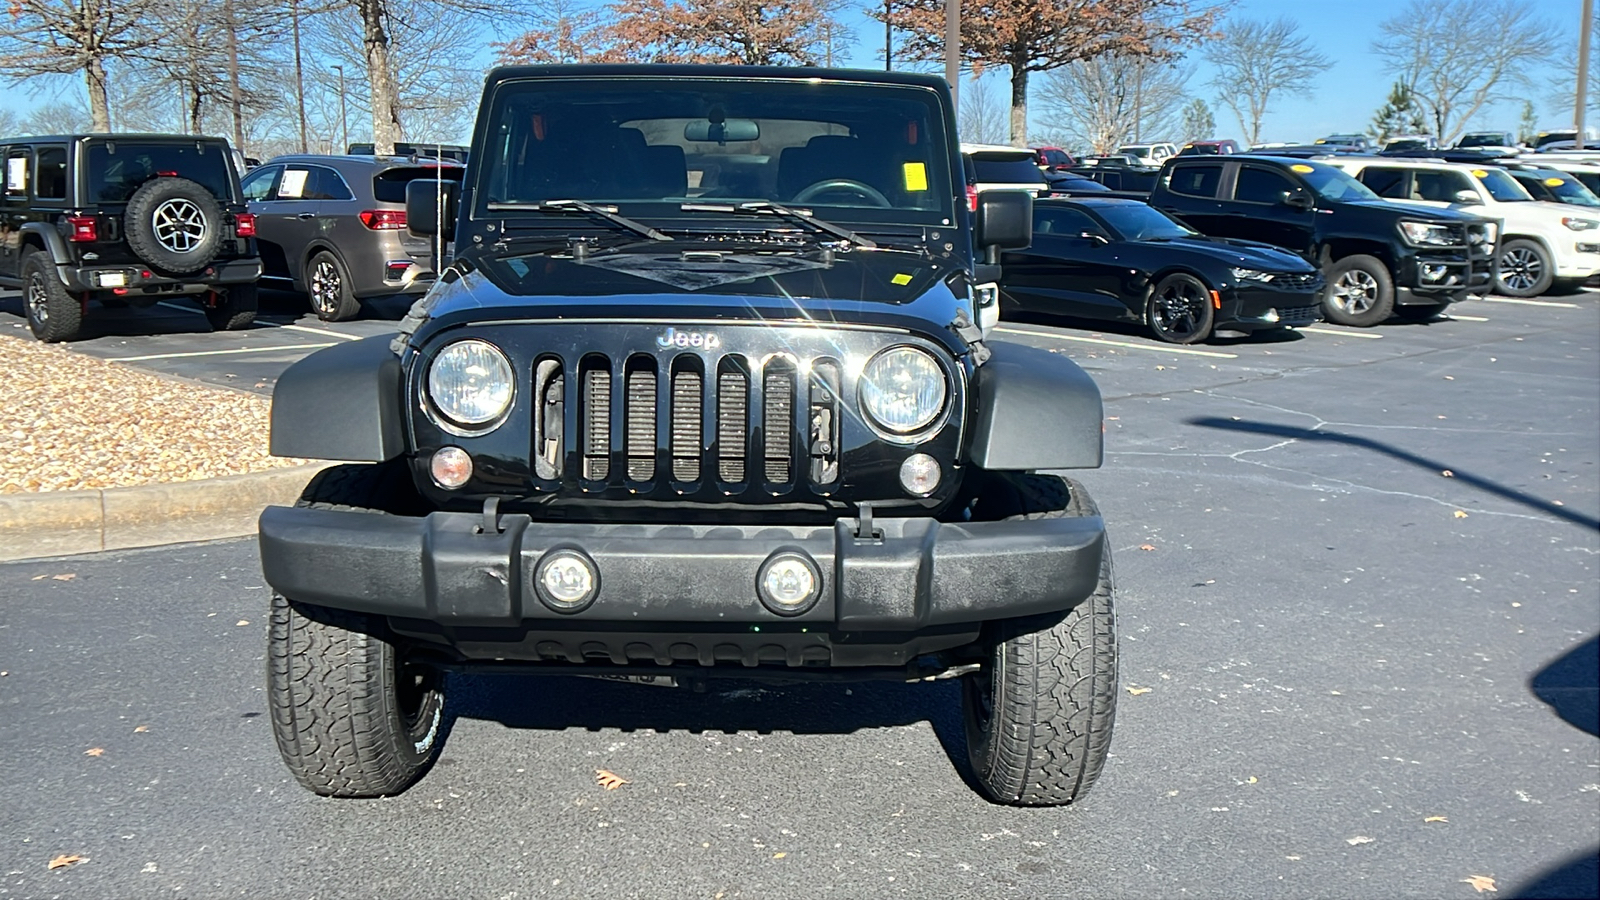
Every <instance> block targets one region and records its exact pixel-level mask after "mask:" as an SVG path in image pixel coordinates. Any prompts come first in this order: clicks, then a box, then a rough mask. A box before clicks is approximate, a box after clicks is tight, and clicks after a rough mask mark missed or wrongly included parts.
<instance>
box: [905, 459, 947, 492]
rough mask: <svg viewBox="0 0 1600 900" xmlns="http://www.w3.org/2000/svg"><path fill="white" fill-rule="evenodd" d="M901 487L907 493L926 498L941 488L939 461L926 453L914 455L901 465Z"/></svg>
mask: <svg viewBox="0 0 1600 900" xmlns="http://www.w3.org/2000/svg"><path fill="white" fill-rule="evenodd" d="M900 486H901V487H903V488H905V489H906V493H908V494H915V495H917V496H918V497H926V496H927V495H929V494H931V493H933V489H934V488H936V487H938V486H939V461H938V460H936V459H934V458H933V457H931V456H929V455H928V454H926V453H913V454H911V455H910V456H908V457H906V461H905V462H903V463H901V464H900Z"/></svg>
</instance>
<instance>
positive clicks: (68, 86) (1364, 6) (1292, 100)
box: [10, 0, 1600, 141]
mask: <svg viewBox="0 0 1600 900" xmlns="http://www.w3.org/2000/svg"><path fill="white" fill-rule="evenodd" d="M602 2H604V0H595V4H594V5H600V3H602ZM851 2H852V3H862V4H863V5H864V3H865V0H851ZM1460 2H1467V3H1470V2H1473V0H1460ZM1404 4H1405V0H1331V2H1324V0H1297V2H1289V0H1236V2H1235V3H1234V5H1233V10H1232V12H1231V15H1232V16H1236V17H1245V18H1256V19H1262V18H1267V19H1270V18H1278V17H1280V16H1281V17H1284V18H1288V19H1290V20H1291V21H1294V22H1296V23H1298V24H1299V26H1300V31H1301V33H1302V34H1304V35H1306V36H1307V37H1308V38H1309V39H1310V40H1311V41H1312V42H1313V43H1314V44H1315V45H1316V46H1317V48H1318V49H1319V50H1320V51H1321V52H1322V53H1324V54H1325V55H1327V56H1330V57H1333V58H1334V60H1335V62H1334V65H1333V66H1332V67H1331V68H1330V69H1328V70H1327V71H1325V72H1323V73H1322V74H1321V75H1320V76H1319V77H1318V78H1317V80H1316V83H1315V85H1314V88H1313V93H1312V95H1311V96H1310V97H1306V98H1301V97H1284V98H1282V99H1275V100H1274V101H1273V106H1272V109H1271V111H1270V112H1269V113H1268V115H1267V119H1266V122H1265V125H1264V128H1263V134H1262V140H1265V141H1309V140H1312V139H1314V138H1316V137H1319V136H1321V135H1325V134H1330V133H1333V132H1341V131H1345V132H1348V131H1362V130H1365V129H1366V127H1367V125H1368V123H1369V122H1371V120H1372V113H1373V112H1374V111H1375V110H1376V109H1377V108H1378V107H1379V106H1380V105H1382V104H1383V101H1384V98H1385V96H1387V94H1388V91H1389V86H1390V84H1392V83H1393V81H1394V78H1393V76H1392V75H1390V74H1388V73H1386V72H1384V71H1383V69H1382V68H1381V66H1380V64H1379V61H1378V59H1377V58H1376V57H1375V56H1373V55H1372V52H1371V44H1372V41H1373V39H1374V38H1375V37H1376V36H1377V24H1378V22H1380V21H1382V20H1383V19H1384V18H1386V17H1388V16H1391V15H1393V14H1394V13H1395V12H1397V11H1398V10H1399V9H1401V8H1402V7H1403V6H1404ZM1535 6H1536V7H1537V8H1538V9H1539V10H1540V11H1541V12H1542V13H1543V14H1544V15H1545V16H1546V17H1548V18H1549V19H1551V20H1552V21H1555V22H1557V23H1558V24H1560V25H1562V26H1563V27H1564V28H1566V29H1567V31H1568V33H1569V34H1571V35H1572V36H1573V37H1572V41H1573V43H1572V46H1573V47H1574V48H1575V47H1576V35H1577V33H1578V22H1579V19H1580V9H1581V0H1537V2H1536V3H1535ZM845 18H846V22H847V24H849V25H850V26H851V27H852V29H853V31H854V37H855V43H854V46H853V47H852V48H851V49H850V52H849V53H848V55H847V57H846V58H845V59H841V60H837V62H838V63H839V64H841V65H854V66H861V67H867V68H877V67H881V66H882V65H883V56H882V53H883V28H882V26H881V25H879V24H878V23H876V22H874V21H872V20H871V19H869V18H867V16H866V14H865V12H863V11H860V10H859V8H858V9H856V10H852V11H849V12H846V13H845ZM487 40H489V38H488V37H487V36H486V38H485V41H486V42H487ZM1596 51H1597V58H1596V64H1597V65H1600V48H1596ZM1574 52H1575V51H1574ZM1192 61H1193V62H1194V63H1195V73H1194V76H1193V78H1191V79H1190V82H1189V90H1190V93H1192V94H1194V95H1196V96H1199V97H1202V98H1203V99H1205V100H1206V101H1207V102H1208V103H1210V104H1211V105H1212V107H1213V112H1214V114H1215V116H1216V120H1217V127H1218V131H1219V134H1218V135H1217V137H1235V138H1239V137H1242V136H1243V135H1242V134H1241V129H1240V128H1239V126H1238V124H1237V122H1235V121H1234V119H1233V116H1232V114H1231V113H1229V112H1228V111H1227V110H1226V109H1224V108H1220V107H1219V105H1218V104H1217V103H1216V100H1215V97H1214V96H1213V95H1212V91H1211V90H1210V88H1209V87H1207V86H1206V82H1207V80H1208V79H1209V78H1210V75H1211V73H1210V71H1209V67H1208V66H1207V65H1206V64H1205V62H1204V61H1203V60H1200V59H1198V57H1196V58H1195V59H1193V60H1192ZM481 62H482V64H483V65H485V66H488V65H490V64H492V59H491V54H490V53H489V52H488V48H487V47H485V52H484V53H483V58H482V60H481ZM1575 69H1576V60H1575V59H1573V60H1570V61H1568V60H1563V62H1562V64H1561V65H1553V66H1550V67H1548V69H1547V70H1546V71H1544V72H1541V73H1537V74H1536V75H1535V79H1536V82H1537V85H1536V87H1535V88H1534V89H1533V90H1532V91H1531V92H1528V97H1527V99H1530V100H1532V101H1533V102H1534V104H1535V107H1536V109H1537V111H1538V114H1539V120H1540V127H1541V128H1556V127H1571V121H1572V113H1571V110H1570V104H1569V106H1568V107H1567V108H1557V107H1556V105H1555V104H1553V103H1552V102H1551V97H1550V95H1551V94H1552V93H1553V91H1554V90H1555V88H1554V82H1556V81H1557V80H1558V79H1559V80H1560V82H1561V83H1562V85H1563V86H1570V85H1571V84H1572V80H1573V77H1574V75H1573V72H1574V70H1575ZM984 83H985V85H986V87H987V89H988V90H989V91H991V92H992V93H993V95H994V96H995V98H997V99H1004V98H1007V97H1008V96H1009V87H1008V86H1007V83H1006V81H1005V76H1004V72H1003V71H999V72H995V73H991V74H990V75H988V76H986V77H985V78H984ZM81 84H82V81H81V78H76V77H74V78H71V79H65V78H64V79H60V80H59V81H57V82H56V83H55V84H53V85H51V86H50V87H57V88H59V90H50V89H45V90H42V91H39V92H38V93H34V94H29V93H27V92H26V91H25V92H23V96H24V97H25V98H26V99H23V100H22V102H21V103H19V104H17V105H18V106H19V107H21V108H22V109H23V110H26V109H28V108H31V107H33V106H35V105H37V104H39V103H46V102H51V101H53V100H56V99H58V98H61V97H62V96H63V94H65V95H67V96H81V92H82V87H81ZM41 87H43V85H41ZM1567 89H1568V90H1570V87H1567ZM10 97H11V99H12V101H13V102H15V101H16V100H17V99H20V98H19V97H18V94H16V93H13V94H11V95H10ZM1520 115H1521V100H1520V99H1518V100H1516V101H1514V102H1505V103H1501V104H1498V105H1496V106H1493V107H1490V108H1488V109H1487V110H1485V111H1484V112H1482V113H1480V114H1479V115H1478V116H1477V117H1476V118H1474V119H1473V120H1472V122H1471V123H1469V127H1471V128H1480V129H1495V130H1515V129H1516V128H1517V122H1518V119H1519V117H1520ZM1147 137H1153V136H1147Z"/></svg>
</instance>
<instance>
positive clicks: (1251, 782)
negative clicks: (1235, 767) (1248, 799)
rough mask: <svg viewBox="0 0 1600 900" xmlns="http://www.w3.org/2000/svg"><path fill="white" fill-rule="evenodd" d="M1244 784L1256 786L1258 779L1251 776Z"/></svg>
mask: <svg viewBox="0 0 1600 900" xmlns="http://www.w3.org/2000/svg"><path fill="white" fill-rule="evenodd" d="M1244 783H1245V784H1255V783H1256V777H1255V776H1254V775H1251V776H1250V777H1249V778H1246V779H1245V780H1244Z"/></svg>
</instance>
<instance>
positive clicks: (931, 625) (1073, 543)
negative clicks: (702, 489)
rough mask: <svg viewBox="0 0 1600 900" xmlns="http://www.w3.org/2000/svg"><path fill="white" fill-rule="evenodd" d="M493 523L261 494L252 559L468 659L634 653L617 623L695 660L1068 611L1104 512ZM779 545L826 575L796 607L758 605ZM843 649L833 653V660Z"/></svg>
mask: <svg viewBox="0 0 1600 900" xmlns="http://www.w3.org/2000/svg"><path fill="white" fill-rule="evenodd" d="M499 522H500V528H501V529H502V530H501V531H499V532H498V533H485V532H484V531H483V529H482V526H483V524H484V517H483V516H481V515H477V514H469V513H447V512H436V513H433V514H431V515H429V516H427V517H426V518H411V517H401V516H380V515H373V514H370V513H360V512H339V511H331V510H319V509H305V508H293V509H291V508H287V507H276V506H275V507H268V508H267V509H266V510H265V511H264V512H263V513H262V514H261V523H260V526H261V527H260V541H261V564H262V570H263V572H264V573H265V576H266V580H267V582H268V583H269V584H270V585H272V587H273V588H274V589H276V590H277V591H278V592H279V593H281V594H283V595H284V596H286V597H289V598H291V599H293V600H297V601H300V602H304V603H311V604H316V605H320V606H327V607H332V608H335V609H346V610H353V611H359V612H365V613H371V614H376V615H382V616H388V617H391V619H392V620H408V621H401V622H400V623H399V624H398V625H397V628H399V630H402V631H406V632H424V633H433V634H435V635H437V636H438V639H439V640H440V642H441V643H445V644H449V645H451V647H452V648H453V650H454V651H455V652H456V653H457V654H459V655H460V656H462V657H464V658H479V659H481V658H504V659H519V658H520V659H540V658H544V657H545V656H547V655H552V654H544V653H542V652H541V651H539V649H538V648H539V647H540V645H541V644H542V643H545V642H547V641H545V639H546V638H548V639H549V640H552V641H557V642H559V641H561V640H562V639H563V638H562V636H563V635H568V636H576V635H577V634H578V633H580V632H581V633H583V634H585V635H594V634H597V635H602V636H601V637H598V638H595V640H597V641H598V642H599V643H601V644H602V645H605V646H603V647H602V649H603V650H604V651H605V654H604V655H609V656H610V657H612V658H613V659H614V658H616V657H617V656H619V655H621V656H623V657H628V656H632V655H633V653H632V651H631V650H628V649H626V648H622V647H621V646H620V645H621V644H622V642H623V639H622V638H620V637H619V638H617V640H616V641H615V643H618V645H619V646H618V647H610V646H609V644H611V643H613V641H610V640H608V639H606V638H605V637H603V635H604V634H607V633H610V634H613V635H621V633H622V632H624V631H626V632H628V633H629V636H628V638H627V640H634V639H638V640H639V641H641V642H643V643H644V644H648V645H652V646H651V647H646V649H645V651H644V652H643V653H641V654H640V655H641V656H644V657H645V658H650V657H651V656H652V655H653V656H654V657H656V658H657V659H658V661H659V659H660V658H661V657H663V656H665V657H667V658H684V657H687V658H690V659H694V658H700V660H701V661H702V662H705V661H706V659H707V657H708V651H707V650H706V648H711V647H712V646H713V645H714V644H716V643H717V642H719V641H726V640H728V639H730V638H732V637H733V636H735V635H736V634H738V635H742V636H745V637H749V636H751V635H757V636H759V639H760V640H762V641H767V640H779V638H778V637H777V635H781V634H787V635H790V636H791V637H793V638H796V639H799V638H801V637H804V638H805V640H806V641H809V642H810V643H812V644H817V645H826V644H827V643H828V641H829V638H828V635H830V634H832V635H833V636H834V640H835V641H837V640H838V639H839V638H840V637H841V636H842V635H845V634H846V633H850V634H855V635H857V636H859V635H860V633H863V632H892V633H895V634H896V635H898V636H897V637H893V638H892V640H895V641H899V642H900V643H903V644H904V643H908V642H910V636H912V635H915V633H917V632H919V631H921V630H932V631H939V630H944V631H947V632H948V631H952V630H955V631H959V630H962V627H963V626H970V628H968V629H967V630H968V631H971V630H975V629H976V627H977V625H978V624H980V623H982V622H984V621H987V620H991V619H1000V618H1011V617H1016V616H1027V615H1035V614H1042V613H1050V612H1058V611H1064V610H1067V609H1070V608H1072V607H1074V606H1076V605H1077V604H1078V603H1081V602H1082V601H1083V600H1085V599H1086V598H1088V597H1089V596H1090V595H1091V594H1092V593H1093V592H1094V590H1095V588H1096V585H1097V584H1098V580H1099V575H1100V558H1101V553H1102V550H1103V547H1104V543H1105V526H1104V523H1103V522H1102V520H1101V519H1100V518H1099V517H1094V516H1084V517H1072V518H1059V519H1043V520H1035V521H1005V522H981V523H978V522H974V523H961V524H943V523H940V522H938V521H936V520H934V519H929V518H904V519H878V520H876V521H875V523H874V524H875V530H876V531H878V532H879V533H880V534H881V536H880V537H876V538H866V539H863V538H859V537H857V536H856V532H857V530H858V527H859V526H858V522H857V521H856V520H855V519H841V520H839V521H837V522H836V523H834V524H833V525H831V526H830V525H816V526H773V525H618V524H577V523H552V522H544V521H540V522H535V521H533V520H531V519H530V518H529V517H528V516H526V515H503V516H501V517H500V519H499ZM560 548H569V549H578V550H581V551H582V552H583V553H585V554H587V555H588V556H589V557H590V558H591V559H592V560H593V561H594V563H595V566H596V569H597V570H598V572H599V583H600V586H599V593H598V595H597V596H596V598H595V599H594V601H593V602H592V603H591V604H589V605H588V606H587V607H585V608H584V609H582V610H581V611H579V612H575V613H573V612H559V611H557V610H555V609H553V608H551V607H549V606H547V605H546V604H545V603H544V602H543V601H542V600H541V599H540V597H539V594H538V592H537V591H536V590H535V588H534V583H535V582H534V573H535V571H536V569H537V566H538V564H539V562H540V561H541V559H542V558H543V557H544V556H545V554H546V553H548V552H550V551H551V550H553V549H560ZM780 550H798V551H801V552H803V553H804V554H806V555H807V556H809V557H810V558H811V559H812V560H813V561H815V563H816V565H817V569H818V571H819V572H820V573H821V575H822V590H821V595H820V597H819V599H818V600H817V602H816V604H815V605H814V606H813V607H811V608H810V609H809V610H808V611H806V612H804V613H802V614H800V615H797V616H779V615H777V614H776V613H773V612H771V611H769V610H768V609H767V608H766V607H765V606H763V605H762V603H761V601H760V599H759V596H758V594H757V589H756V580H757V571H758V569H759V568H760V567H761V564H762V563H763V562H764V561H766V559H767V558H768V557H769V556H771V555H772V554H773V553H775V552H778V551H780ZM423 624H427V625H428V626H429V627H422V625H423ZM495 632H498V633H495ZM512 632H514V633H512ZM651 632H655V633H658V636H665V635H667V634H672V635H677V636H681V639H682V640H685V641H688V642H689V643H690V644H691V645H694V646H693V647H691V651H690V652H687V653H677V652H676V651H673V650H671V649H670V648H669V647H668V645H669V644H670V642H669V641H665V640H662V641H652V640H651V639H650V638H648V637H641V636H640V635H641V634H647V633H651ZM882 637H883V638H884V639H891V638H890V636H889V635H883V636H882ZM586 639H587V638H586ZM678 639H679V638H674V640H678ZM508 643H516V644H519V645H520V646H521V647H522V650H521V651H519V650H518V649H517V648H516V647H510V646H508ZM658 643H659V644H661V646H660V647H654V646H653V645H655V644H658ZM733 643H735V644H737V643H738V641H734V642H733ZM780 643H781V640H780ZM571 655H572V654H567V653H558V654H553V656H554V657H556V658H568V657H570V656H571ZM578 655H579V656H586V655H590V654H587V653H586V652H584V651H580V652H579V654H578ZM712 655H714V654H712ZM847 658H848V656H847V655H846V656H840V655H838V654H835V655H834V656H833V657H832V663H833V664H835V665H838V664H842V660H844V659H847ZM875 661H876V660H875ZM747 664H748V662H747ZM790 664H791V665H793V664H796V662H795V661H794V660H791V661H790Z"/></svg>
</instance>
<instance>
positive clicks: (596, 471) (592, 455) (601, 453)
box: [583, 368, 611, 481]
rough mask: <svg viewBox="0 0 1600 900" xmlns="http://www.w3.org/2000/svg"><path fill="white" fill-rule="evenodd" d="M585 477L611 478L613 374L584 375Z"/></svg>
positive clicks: (599, 370) (600, 370) (604, 370)
mask: <svg viewBox="0 0 1600 900" xmlns="http://www.w3.org/2000/svg"><path fill="white" fill-rule="evenodd" d="M583 417H584V424H583V477H584V478H587V479H589V480H590V481H604V480H605V479H606V478H607V477H608V476H610V474H611V370H610V369H609V368H589V369H586V370H585V371H584V373H583Z"/></svg>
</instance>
